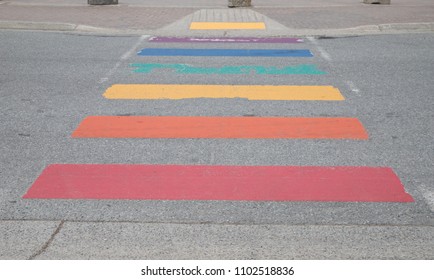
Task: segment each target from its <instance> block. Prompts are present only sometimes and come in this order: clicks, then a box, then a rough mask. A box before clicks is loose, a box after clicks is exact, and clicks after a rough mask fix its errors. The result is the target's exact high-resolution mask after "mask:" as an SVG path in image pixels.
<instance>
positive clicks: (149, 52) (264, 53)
mask: <svg viewBox="0 0 434 280" xmlns="http://www.w3.org/2000/svg"><path fill="white" fill-rule="evenodd" d="M138 55H140V56H236V57H312V56H313V54H312V53H311V51H310V50H306V49H291V50H285V49H173V48H172V49H170V48H169V49H161V48H146V49H143V50H141V51H140V52H139V53H138Z"/></svg>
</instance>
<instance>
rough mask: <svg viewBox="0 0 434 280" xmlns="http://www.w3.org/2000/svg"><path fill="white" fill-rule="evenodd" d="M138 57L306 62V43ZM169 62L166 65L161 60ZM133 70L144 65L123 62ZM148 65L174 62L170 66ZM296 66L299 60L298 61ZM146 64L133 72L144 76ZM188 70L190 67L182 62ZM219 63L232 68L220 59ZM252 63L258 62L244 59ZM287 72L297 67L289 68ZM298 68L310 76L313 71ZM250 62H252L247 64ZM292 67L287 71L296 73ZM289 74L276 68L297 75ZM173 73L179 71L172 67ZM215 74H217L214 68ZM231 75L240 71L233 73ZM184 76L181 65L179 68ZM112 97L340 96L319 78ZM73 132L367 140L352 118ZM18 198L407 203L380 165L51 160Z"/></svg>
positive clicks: (138, 120)
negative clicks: (297, 82)
mask: <svg viewBox="0 0 434 280" xmlns="http://www.w3.org/2000/svg"><path fill="white" fill-rule="evenodd" d="M190 29H191V30H197V29H208V30H209V29H265V24H264V23H258V22H256V23H255V22H244V23H225V22H193V23H192V24H191V25H190ZM148 42H149V43H158V42H160V43H161V42H163V43H183V44H188V43H203V44H206V43H250V44H260V43H273V44H297V43H301V42H302V39H298V38H252V37H246V38H240V37H236V38H217V37H216V38H212V37H207V38H173V37H153V38H150V39H149V40H148ZM137 55H138V57H143V56H158V57H160V56H167V57H172V56H225V57H227V56H232V57H249V58H251V59H254V58H255V57H278V58H280V59H291V58H293V57H297V58H299V59H309V58H311V57H313V54H312V52H311V51H310V50H308V49H256V48H255V49H233V48H232V49H211V48H200V49H199V48H144V49H142V50H141V51H139V52H138V54H137ZM167 65H169V66H167ZM132 66H133V67H136V68H137V69H144V68H146V67H148V66H149V65H146V64H140V63H135V64H132ZM166 66H167V67H165V65H163V64H160V65H153V66H152V67H154V68H160V69H166V70H167V68H173V69H177V68H178V70H179V68H182V66H178V64H170V63H169V64H166ZM304 66H305V65H304ZM152 67H150V68H149V67H148V68H149V69H148V68H146V70H143V71H135V72H136V73H149V72H150V71H152V69H154V68H152ZM189 67H191V65H190V66H189ZM225 67H235V66H232V65H227V66H225ZM248 67H259V66H252V65H250V66H248ZM291 67H292V68H291V69H294V67H295V68H296V67H297V66H291ZM309 67H310V69H315V70H317V71H318V72H317V73H315V71H312V73H310V72H309V71H307V72H305V73H298V74H303V75H314V74H320V73H323V74H324V72H320V71H319V70H318V69H316V67H315V66H312V65H311V66H309ZM252 69H253V68H252ZM295 72H296V71H295ZM295 72H294V71H293V72H287V73H281V74H288V75H289V74H297V73H295ZM181 73H182V72H181ZM213 73H214V74H216V75H218V74H220V72H219V71H215V72H213ZM233 73H236V74H240V73H241V74H242V71H241V70H239V69H238V70H237V69H236V71H235V70H234V71H233ZM184 74H188V72H184ZM103 96H104V97H105V98H106V99H111V100H113V102H116V101H117V100H136V102H146V100H155V99H166V100H179V99H197V98H208V99H232V98H242V99H246V100H257V101H262V102H266V101H270V100H273V101H281V102H291V101H309V102H326V101H327V102H342V101H344V100H345V98H344V96H343V95H342V93H341V92H340V91H339V89H337V88H335V87H333V86H325V85H317V86H312V85H217V84H214V85H213V84H208V85H205V84H113V85H111V86H110V87H109V88H107V90H106V91H105V93H104V94H103ZM72 137H73V138H149V139H153V138H159V139H170V138H177V139H182V138H195V139H204V138H208V139H223V140H221V141H225V140H224V139H234V138H236V139H270V140H273V139H310V140H316V139H326V140H329V141H339V140H343V139H346V140H352V141H364V140H367V139H368V138H369V135H368V132H367V131H366V129H365V128H364V126H363V124H362V123H361V122H360V121H359V120H358V119H357V118H354V117H351V116H350V117H347V116H341V117H306V116H297V117H269V116H258V117H233V116H206V117H204V116H176V115H175V116H146V115H144V116H88V117H86V118H85V119H84V120H82V122H81V123H80V124H79V126H78V127H77V128H76V130H75V131H74V132H73V133H72ZM24 198H26V199H129V200H131V199H134V200H250V201H270V200H271V201H338V202H361V201H363V202H412V201H413V198H412V197H411V196H410V195H409V194H407V193H406V192H405V189H404V186H403V185H402V183H401V182H400V180H399V178H398V177H397V176H396V174H395V173H394V172H393V170H392V169H391V168H388V167H361V166H345V167H343V166H217V165H216V166H214V165H208V166H203V165H128V164H121V163H120V164H53V165H49V166H47V168H46V169H45V170H44V171H43V172H42V174H41V175H40V176H39V178H38V179H37V180H36V181H35V182H34V184H33V185H32V186H31V187H30V189H29V190H28V192H27V193H26V194H25V195H24Z"/></svg>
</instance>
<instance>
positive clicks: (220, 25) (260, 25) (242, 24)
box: [190, 21, 265, 30]
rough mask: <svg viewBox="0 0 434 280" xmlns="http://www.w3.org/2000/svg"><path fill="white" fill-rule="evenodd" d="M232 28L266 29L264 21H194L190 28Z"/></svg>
mask: <svg viewBox="0 0 434 280" xmlns="http://www.w3.org/2000/svg"><path fill="white" fill-rule="evenodd" d="M221 29H225V30H230V29H256V30H264V29H265V23H264V22H199V21H196V22H192V23H191V24H190V30H221Z"/></svg>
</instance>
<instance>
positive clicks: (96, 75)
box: [0, 31, 434, 259]
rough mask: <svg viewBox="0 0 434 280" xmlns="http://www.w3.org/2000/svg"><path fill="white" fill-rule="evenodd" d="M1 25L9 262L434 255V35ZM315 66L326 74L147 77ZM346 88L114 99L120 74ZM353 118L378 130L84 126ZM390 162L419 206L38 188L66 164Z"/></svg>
mask: <svg viewBox="0 0 434 280" xmlns="http://www.w3.org/2000/svg"><path fill="white" fill-rule="evenodd" d="M148 39H149V38H148V37H147V36H142V37H110V36H80V35H72V34H61V33H48V32H45V33H44V32H25V31H0V42H1V48H0V62H1V67H0V98H1V102H0V116H1V125H0V135H1V136H0V232H1V234H2V235H3V236H2V242H1V243H2V244H0V246H1V250H0V258H2V259H9V258H12V259H22V258H23V259H26V258H41V259H80V258H84V259H86V258H96V259H107V258H113V259H119V258H126V259H130V258H145V259H146V258H147V259H158V258H168V259H204V258H224V259H233V258H245V259H267V258H274V259H287V258H296V259H309V258H314V259H327V258H334V259H354V258H357V259H360V258H363V259H364V258H367V259H384V258H386V259H388V258H393V259H394V258H398V259H416V258H419V259H420V258H422V259H432V258H433V257H434V230H433V226H434V220H433V211H434V176H433V174H434V160H433V159H434V141H433V139H434V110H433V108H434V95H433V89H434V79H433V78H432V77H434V67H433V63H434V52H433V51H432V46H434V35H433V34H413V35H388V36H363V37H347V38H305V40H304V43H300V44H296V45H295V44H266V43H265V44H254V43H244V44H229V43H227V44H225V43H207V44H205V43H204V44H197V43H152V42H149V41H148ZM143 48H193V49H194V48H196V49H197V48H222V49H231V48H238V49H259V48H261V49H293V48H297V49H308V50H310V51H311V52H312V53H313V57H310V58H304V57H291V58H282V57H254V58H252V57H226V56H223V57H206V56H205V57H185V56H173V57H167V56H152V57H144V56H138V55H137V52H139V51H140V50H141V49H143ZM132 63H148V64H150V63H152V64H188V65H190V66H195V67H217V68H218V67H224V66H228V65H230V66H240V67H241V66H246V65H250V66H251V65H256V66H264V67H277V68H282V67H287V66H291V65H299V64H310V65H315V66H316V67H317V68H318V69H320V70H322V71H324V72H326V74H323V75H289V74H288V75H286V74H282V75H273V74H258V73H254V72H252V73H248V74H228V73H226V74H191V73H181V74H180V73H176V72H175V70H171V69H154V70H153V71H151V72H150V73H135V72H133V71H134V68H133V67H131V64H132ZM131 83H136V84H217V85H332V86H334V87H336V88H338V89H339V90H340V91H341V93H342V95H343V96H344V97H345V100H344V101H336V102H333V101H280V100H277V101H262V100H261V101H249V100H246V99H241V98H236V99H227V98H223V99H209V98H197V99H182V100H110V99H106V98H104V97H103V93H104V92H105V90H106V89H107V88H108V87H110V86H111V85H113V84H131ZM100 115H110V116H142V115H146V116H240V117H241V116H252V117H300V116H303V117H352V118H357V119H359V120H360V122H361V123H363V125H364V127H365V129H366V131H367V132H368V134H369V139H367V140H352V139H191V138H189V139H164V138H160V139H107V138H95V139H92V138H83V139H80V138H72V137H71V134H72V132H73V131H74V130H75V129H76V128H77V126H78V125H79V124H80V123H81V121H82V120H83V119H84V118H86V117H87V116H100ZM56 163H58V164H66V163H68V164H149V165H157V164H158V165H225V166H233V165H236V166H370V167H390V168H392V169H393V170H394V172H395V173H396V175H397V176H398V177H399V178H400V180H401V182H402V184H403V185H404V186H405V190H406V192H408V193H409V194H410V195H411V196H412V197H413V198H414V200H415V201H414V202H410V203H400V202H309V201H304V202H300V201H281V202H277V201H225V200H212V201H197V200H107V199H91V200H89V199H24V198H23V195H24V194H25V193H26V192H27V191H28V189H29V188H30V186H31V185H32V184H33V183H34V182H35V180H36V179H37V178H38V176H39V175H40V174H41V172H42V171H43V170H44V169H45V168H46V166H48V165H50V164H56Z"/></svg>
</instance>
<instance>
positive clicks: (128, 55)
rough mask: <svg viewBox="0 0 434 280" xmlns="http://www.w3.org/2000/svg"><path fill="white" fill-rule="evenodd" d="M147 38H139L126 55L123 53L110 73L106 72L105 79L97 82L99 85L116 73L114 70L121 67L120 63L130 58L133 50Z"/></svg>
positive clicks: (143, 36)
mask: <svg viewBox="0 0 434 280" xmlns="http://www.w3.org/2000/svg"><path fill="white" fill-rule="evenodd" d="M148 37H149V35H142V36H140V38H139V40H137V42H136V43H135V44H134V45H133V46H132V47H131V48H130V49H129V50H128V51H127V52H126V53H124V54H123V55H122V56H121V58H120V59H119V61H118V62H117V63H116V64H115V66H114V67H113V68H112V69H110V71H108V72H107V74H106V75H105V77H103V78H101V79H100V80H99V83H100V84H103V83H105V82H107V81H108V80H109V78H110V77H111V76H112V75H113V74H114V73H115V72H116V70H117V69H118V68H119V66H121V64H122V62H124V61H125V60H127V59H128V58H130V57H131V55H132V54H133V53H134V52H135V50H136V49H137V48H138V47H139V46H140V44H142V43H143V41H144V40H145V39H146V38H148Z"/></svg>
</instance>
